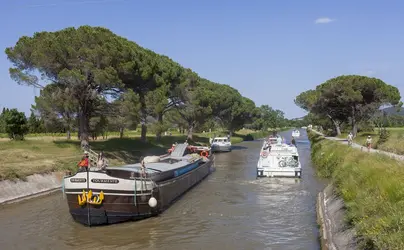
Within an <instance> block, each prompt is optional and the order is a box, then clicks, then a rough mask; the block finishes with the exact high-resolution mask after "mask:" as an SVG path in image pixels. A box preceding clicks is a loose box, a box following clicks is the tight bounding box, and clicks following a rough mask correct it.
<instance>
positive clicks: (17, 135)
mask: <svg viewBox="0 0 404 250" xmlns="http://www.w3.org/2000/svg"><path fill="white" fill-rule="evenodd" d="M2 117H3V119H4V126H5V132H6V133H7V134H8V136H9V138H10V139H13V140H23V139H24V135H25V134H26V133H27V132H28V130H29V128H28V121H27V118H26V117H25V114H24V113H23V112H18V110H17V109H10V110H6V111H5V112H4V114H2Z"/></svg>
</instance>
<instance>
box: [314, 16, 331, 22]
mask: <svg viewBox="0 0 404 250" xmlns="http://www.w3.org/2000/svg"><path fill="white" fill-rule="evenodd" d="M334 21H335V19H331V18H329V17H320V18H317V19H316V21H314V23H316V24H325V23H331V22H334Z"/></svg>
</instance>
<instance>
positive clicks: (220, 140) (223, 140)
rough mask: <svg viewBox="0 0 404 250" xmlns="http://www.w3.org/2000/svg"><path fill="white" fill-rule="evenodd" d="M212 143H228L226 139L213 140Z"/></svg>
mask: <svg viewBox="0 0 404 250" xmlns="http://www.w3.org/2000/svg"><path fill="white" fill-rule="evenodd" d="M213 142H229V140H228V139H214V140H213Z"/></svg>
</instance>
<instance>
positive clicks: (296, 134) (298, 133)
mask: <svg viewBox="0 0 404 250" xmlns="http://www.w3.org/2000/svg"><path fill="white" fill-rule="evenodd" d="M292 137H294V138H297V137H300V131H299V130H297V129H295V130H293V132H292Z"/></svg>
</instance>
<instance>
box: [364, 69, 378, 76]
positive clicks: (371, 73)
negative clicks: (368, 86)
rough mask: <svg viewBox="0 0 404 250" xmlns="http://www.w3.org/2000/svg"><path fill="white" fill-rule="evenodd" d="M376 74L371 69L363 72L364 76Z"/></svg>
mask: <svg viewBox="0 0 404 250" xmlns="http://www.w3.org/2000/svg"><path fill="white" fill-rule="evenodd" d="M375 74H376V72H374V71H373V70H368V71H366V72H365V75H366V76H374V75H375Z"/></svg>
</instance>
